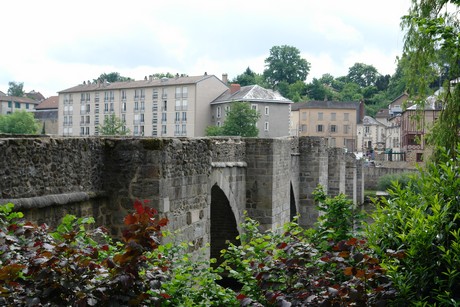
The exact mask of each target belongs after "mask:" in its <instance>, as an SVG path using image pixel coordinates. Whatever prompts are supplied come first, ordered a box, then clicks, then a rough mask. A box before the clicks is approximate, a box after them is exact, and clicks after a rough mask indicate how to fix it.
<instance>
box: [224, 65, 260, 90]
mask: <svg viewBox="0 0 460 307" xmlns="http://www.w3.org/2000/svg"><path fill="white" fill-rule="evenodd" d="M231 83H237V84H239V85H241V86H247V85H255V84H257V85H260V86H262V87H268V83H267V82H266V81H265V78H264V76H263V75H261V74H258V73H255V72H254V71H253V70H251V69H250V68H249V67H248V68H246V70H245V71H244V73H242V74H241V75H238V76H236V77H235V78H234V79H233V80H232V81H231Z"/></svg>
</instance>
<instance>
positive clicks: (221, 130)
mask: <svg viewBox="0 0 460 307" xmlns="http://www.w3.org/2000/svg"><path fill="white" fill-rule="evenodd" d="M259 117H260V114H259V112H257V111H256V110H253V109H251V105H250V104H249V103H247V102H234V103H232V104H231V108H230V110H229V111H228V112H227V114H226V118H225V122H224V124H223V125H222V127H216V126H209V127H207V128H206V135H208V136H219V135H225V136H243V137H256V136H258V135H259V129H258V128H257V120H258V119H259Z"/></svg>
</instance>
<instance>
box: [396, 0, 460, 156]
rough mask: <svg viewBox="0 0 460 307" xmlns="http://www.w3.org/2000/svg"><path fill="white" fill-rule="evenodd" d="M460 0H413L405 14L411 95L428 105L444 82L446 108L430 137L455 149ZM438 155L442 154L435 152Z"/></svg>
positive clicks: (459, 113)
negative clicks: (430, 96) (427, 101)
mask: <svg viewBox="0 0 460 307" xmlns="http://www.w3.org/2000/svg"><path fill="white" fill-rule="evenodd" d="M459 9H460V1H458V0H444V1H428V0H412V4H411V8H410V9H409V12H408V14H407V15H406V16H404V17H403V19H402V20H403V21H402V27H403V29H405V30H406V36H405V38H404V53H403V58H404V60H405V66H404V75H405V76H406V79H407V84H408V92H409V96H410V99H411V100H412V101H414V102H416V103H418V104H419V105H420V106H422V107H423V106H424V104H425V98H426V97H427V96H429V95H431V94H432V93H433V91H434V90H435V89H438V88H439V87H440V86H443V91H441V92H440V95H439V96H438V97H437V99H438V101H439V102H441V104H442V112H441V116H440V117H439V119H438V120H437V121H436V122H435V124H434V127H433V129H432V131H431V135H430V137H429V139H428V141H429V142H430V143H431V144H433V145H435V146H436V147H437V148H441V147H444V148H447V149H448V150H449V152H450V153H452V154H453V153H454V152H455V149H456V148H457V144H458V143H459V141H460V137H459V135H460V87H459V86H458V83H460V82H458V81H459V79H458V78H459V77H460V65H459V63H460V23H459V20H458V15H457V14H458V11H459ZM435 157H441V155H437V154H435Z"/></svg>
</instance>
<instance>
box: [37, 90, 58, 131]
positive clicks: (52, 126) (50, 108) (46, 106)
mask: <svg viewBox="0 0 460 307" xmlns="http://www.w3.org/2000/svg"><path fill="white" fill-rule="evenodd" d="M58 107H59V96H50V97H48V98H46V99H45V100H43V101H42V102H41V103H40V104H39V105H38V106H36V107H35V111H34V117H35V119H36V120H37V121H39V123H40V132H41V133H44V134H49V135H57V134H58Z"/></svg>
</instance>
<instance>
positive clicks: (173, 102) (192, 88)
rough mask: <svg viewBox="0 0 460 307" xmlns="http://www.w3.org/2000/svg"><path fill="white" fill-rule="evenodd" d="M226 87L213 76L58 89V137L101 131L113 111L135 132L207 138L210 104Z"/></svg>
mask: <svg viewBox="0 0 460 307" xmlns="http://www.w3.org/2000/svg"><path fill="white" fill-rule="evenodd" d="M226 90H228V87H227V85H226V84H225V83H224V82H222V81H221V80H220V79H218V78H217V77H216V76H214V75H206V74H205V75H203V76H192V77H188V76H187V77H179V76H177V77H175V78H162V79H153V78H151V77H150V78H147V77H146V78H145V79H144V80H141V81H126V82H114V83H108V82H89V81H88V82H84V83H83V84H80V85H77V86H75V87H72V88H69V89H66V90H63V91H60V92H59V116H58V118H59V124H58V125H59V129H58V133H59V135H63V136H90V135H98V134H99V131H98V130H99V129H98V128H99V126H100V125H103V123H104V120H105V118H107V117H108V116H110V115H111V114H115V116H116V117H118V118H120V119H121V120H122V121H123V122H124V123H125V129H129V131H130V132H131V134H132V135H134V136H161V137H173V136H176V137H177V136H183V137H197V136H204V135H205V129H206V127H207V126H209V125H210V124H211V123H210V118H211V109H210V103H211V102H212V101H213V100H214V99H216V98H217V97H218V96H220V95H221V94H222V93H223V92H225V91H226Z"/></svg>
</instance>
